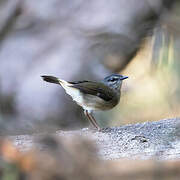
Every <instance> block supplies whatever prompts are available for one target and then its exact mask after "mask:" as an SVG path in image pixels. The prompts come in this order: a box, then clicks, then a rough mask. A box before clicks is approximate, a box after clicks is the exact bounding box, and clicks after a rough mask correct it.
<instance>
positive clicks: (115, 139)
mask: <svg viewBox="0 0 180 180" xmlns="http://www.w3.org/2000/svg"><path fill="white" fill-rule="evenodd" d="M179 120H180V119H178V118H176V119H165V120H160V121H157V122H145V123H138V124H133V125H126V126H121V127H112V128H104V129H102V130H101V131H100V132H97V131H95V130H89V129H88V128H85V129H82V130H78V131H57V132H56V133H55V134H54V135H55V136H56V137H59V136H60V137H64V136H67V137H69V136H74V135H77V136H82V137H86V138H88V139H92V140H93V141H95V143H96V144H97V147H98V154H99V156H100V157H102V158H103V159H113V160H116V159H120V158H124V157H127V158H131V159H134V158H138V159H154V158H156V159H158V160H167V159H170V160H171V159H179V158H180V136H179V131H180V129H179V123H180V121H179ZM41 136H43V135H42V134H41V135H37V134H36V135H20V136H11V137H10V139H11V140H13V143H14V145H15V146H17V147H18V149H20V150H22V151H26V150H29V149H30V148H31V147H32V145H33V144H35V145H36V146H38V145H39V144H38V143H37V142H38V141H37V139H38V138H39V137H41ZM34 142H35V143H34Z"/></svg>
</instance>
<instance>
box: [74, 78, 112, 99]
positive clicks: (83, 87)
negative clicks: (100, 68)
mask: <svg viewBox="0 0 180 180" xmlns="http://www.w3.org/2000/svg"><path fill="white" fill-rule="evenodd" d="M71 84H72V87H74V88H77V89H79V90H80V91H81V92H82V93H84V94H90V95H94V96H98V97H100V98H101V99H103V100H104V101H110V100H112V99H113V97H114V91H113V90H112V89H110V88H109V87H108V86H106V85H104V84H103V83H98V82H90V81H84V82H79V83H71Z"/></svg>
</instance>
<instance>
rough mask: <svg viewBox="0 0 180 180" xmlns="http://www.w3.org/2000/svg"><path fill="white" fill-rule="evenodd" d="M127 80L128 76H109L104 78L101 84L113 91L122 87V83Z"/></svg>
mask: <svg viewBox="0 0 180 180" xmlns="http://www.w3.org/2000/svg"><path fill="white" fill-rule="evenodd" d="M127 78H128V76H123V75H120V74H112V75H110V76H107V77H105V78H104V80H103V83H104V84H106V85H108V86H109V87H111V88H113V89H120V88H121V85H122V81H123V80H124V79H127Z"/></svg>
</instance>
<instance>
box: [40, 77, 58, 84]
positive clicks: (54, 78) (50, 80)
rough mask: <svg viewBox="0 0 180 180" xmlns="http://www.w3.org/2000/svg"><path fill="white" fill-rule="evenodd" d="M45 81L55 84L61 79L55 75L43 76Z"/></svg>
mask: <svg viewBox="0 0 180 180" xmlns="http://www.w3.org/2000/svg"><path fill="white" fill-rule="evenodd" d="M41 77H42V78H43V80H44V81H47V82H49V83H55V84H60V83H59V80H58V78H57V77H54V76H41Z"/></svg>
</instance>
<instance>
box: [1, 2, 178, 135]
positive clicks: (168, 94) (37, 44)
mask: <svg viewBox="0 0 180 180" xmlns="http://www.w3.org/2000/svg"><path fill="white" fill-rule="evenodd" d="M0 14H1V16H0V135H7V134H8V135H12V134H28V133H36V132H50V131H55V130H58V129H63V130H67V129H79V128H83V127H87V126H89V122H88V120H87V119H86V117H84V114H83V111H82V109H81V107H79V106H77V105H76V104H75V103H74V102H72V100H71V98H70V97H69V96H68V95H66V94H65V92H64V90H63V89H62V88H61V87H59V86H57V85H53V84H48V83H46V82H43V81H42V79H41V77H40V76H41V75H54V76H57V77H60V78H62V79H65V80H67V81H68V80H69V81H75V80H84V79H87V80H97V81H98V80H101V79H103V78H104V77H105V76H107V75H109V74H111V73H121V74H123V75H127V76H129V79H127V80H126V81H124V84H123V87H122V98H121V102H120V104H119V105H118V106H117V107H115V108H114V109H113V110H111V111H107V112H103V113H102V112H98V113H96V114H95V117H96V119H97V121H98V123H99V124H100V126H120V125H122V124H130V123H137V122H145V121H155V120H160V119H163V118H173V117H177V116H180V111H179V108H180V103H179V102H180V82H179V75H180V70H179V69H180V62H179V57H180V52H179V47H180V2H179V1H178V0H142V1H140V2H139V0H129V1H128V3H127V1H125V0H111V1H107V0H98V1H96V0H91V1H84V0H76V1H67V0H51V1H49V0H38V1H37V0H31V1H28V0H1V1H0Z"/></svg>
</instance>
